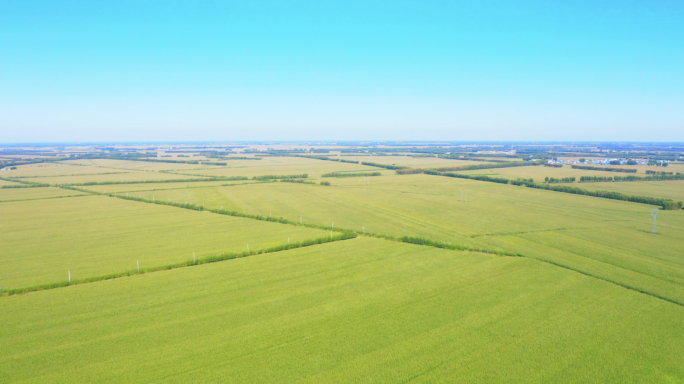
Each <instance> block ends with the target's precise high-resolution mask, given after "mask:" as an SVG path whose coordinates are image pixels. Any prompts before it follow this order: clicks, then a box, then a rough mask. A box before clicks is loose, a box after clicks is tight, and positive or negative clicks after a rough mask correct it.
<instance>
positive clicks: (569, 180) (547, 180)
mask: <svg viewBox="0 0 684 384" xmlns="http://www.w3.org/2000/svg"><path fill="white" fill-rule="evenodd" d="M575 180H577V179H576V178H574V177H563V178H555V177H548V176H547V177H546V178H545V179H544V182H545V183H574V182H575Z"/></svg>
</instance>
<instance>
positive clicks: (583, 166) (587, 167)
mask: <svg viewBox="0 0 684 384" xmlns="http://www.w3.org/2000/svg"><path fill="white" fill-rule="evenodd" d="M572 168H574V169H586V170H589V171H606V172H625V173H636V172H637V170H636V169H629V168H611V167H594V166H591V165H574V164H573V165H572Z"/></svg>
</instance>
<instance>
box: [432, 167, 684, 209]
mask: <svg viewBox="0 0 684 384" xmlns="http://www.w3.org/2000/svg"><path fill="white" fill-rule="evenodd" d="M425 173H427V174H429V175H438V176H447V177H458V178H461V179H473V180H480V181H489V182H493V183H500V184H509V183H510V184H512V185H518V186H523V187H528V188H537V189H546V190H549V191H556V192H564V193H572V194H575V195H585V196H593V197H600V198H604V199H613V200H623V201H631V202H634V203H643V204H650V205H659V206H661V207H662V208H663V209H665V210H675V209H681V208H682V205H683V204H682V202H681V201H673V200H672V199H664V198H658V197H650V196H639V195H627V194H624V193H620V192H612V191H600V190H599V191H590V190H587V189H582V188H578V187H571V186H567V185H554V184H550V183H535V182H530V181H524V180H508V179H504V178H502V177H489V176H481V175H464V174H461V173H453V172H439V171H435V170H426V171H425Z"/></svg>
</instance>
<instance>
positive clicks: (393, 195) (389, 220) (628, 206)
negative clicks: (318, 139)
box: [139, 175, 684, 304]
mask: <svg viewBox="0 0 684 384" xmlns="http://www.w3.org/2000/svg"><path fill="white" fill-rule="evenodd" d="M368 179H369V180H370V185H363V184H364V180H363V178H342V179H333V180H332V182H333V183H335V184H334V185H332V186H321V185H306V184H293V183H268V184H259V185H256V184H255V185H236V186H230V187H211V188H194V189H182V190H169V191H163V190H161V191H148V192H139V194H140V195H141V196H142V197H145V198H148V199H152V198H154V199H160V200H166V199H171V200H172V201H177V202H188V203H193V204H197V205H202V204H205V206H206V207H208V208H215V209H217V208H220V207H221V206H223V208H224V209H226V210H235V211H238V212H243V210H244V212H245V213H248V214H255V215H264V216H269V215H271V216H274V217H281V216H282V217H285V218H287V219H289V220H292V221H299V220H300V217H301V220H302V221H303V222H304V223H312V224H317V225H324V226H331V225H332V223H333V222H334V223H335V227H336V228H345V229H351V230H355V231H358V232H362V231H363V230H364V229H365V231H367V232H369V233H376V234H383V235H392V236H422V237H428V238H431V239H435V240H441V241H447V242H451V243H456V244H461V245H464V246H468V247H472V248H478V247H480V248H484V249H490V250H497V251H511V252H517V253H521V254H524V255H529V256H530V257H535V258H538V259H541V260H545V261H548V262H553V263H556V264H559V265H563V266H568V267H572V268H573V269H576V270H579V271H583V272H586V273H591V274H594V271H595V270H596V265H597V264H600V265H602V267H601V268H599V271H600V272H601V277H602V278H606V279H609V280H611V281H614V282H617V283H620V284H624V285H626V286H629V287H633V288H637V287H638V288H639V289H642V290H646V291H648V292H651V293H654V294H658V295H659V296H660V297H666V298H668V299H671V300H675V301H676V302H679V303H683V304H684V281H682V280H681V278H682V277H684V258H682V257H681V249H683V248H684V215H683V213H684V212H682V211H662V212H661V213H660V216H659V223H660V227H661V230H660V231H659V234H658V235H657V237H653V236H652V235H651V234H650V230H651V223H652V218H651V215H650V213H651V210H652V209H653V208H655V207H654V206H649V205H645V204H635V203H630V202H624V201H616V200H609V199H600V198H595V197H589V196H580V195H572V194H566V193H559V192H552V191H544V190H537V189H531V188H524V187H517V186H513V185H501V184H497V183H488V182H482V181H476V180H468V179H456V178H448V177H439V176H429V175H406V176H380V177H370V178H368ZM461 190H463V191H464V201H463V202H461ZM466 191H467V192H466ZM466 193H467V201H465V200H466V198H465V196H466ZM568 233H572V239H573V240H572V241H561V239H564V238H565V237H564V236H568ZM533 236H540V237H544V238H546V239H550V240H549V241H550V245H549V244H535V243H530V242H529V241H525V244H526V245H527V246H526V247H523V246H521V245H520V244H518V243H519V242H522V241H524V239H527V238H529V237H533ZM511 239H512V240H511ZM566 240H567V239H566ZM556 241H557V244H556V243H555V242H556ZM571 244H576V247H575V248H573V247H571V246H570V245H571ZM554 245H555V246H556V248H554ZM558 248H560V249H562V250H565V251H563V252H561V253H560V254H559V253H558V251H559V249H558ZM580 249H585V250H589V251H584V252H580V254H579V255H578V254H576V253H573V252H579V251H578V250H580Z"/></svg>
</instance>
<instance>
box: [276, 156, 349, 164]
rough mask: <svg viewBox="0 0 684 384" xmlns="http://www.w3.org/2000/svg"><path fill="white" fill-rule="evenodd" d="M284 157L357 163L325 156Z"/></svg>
mask: <svg viewBox="0 0 684 384" xmlns="http://www.w3.org/2000/svg"><path fill="white" fill-rule="evenodd" d="M284 156H294V157H304V158H306V159H316V160H326V161H338V162H340V163H351V164H358V163H359V162H358V161H356V160H345V159H336V158H334V157H327V156H307V155H294V154H287V155H284Z"/></svg>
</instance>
